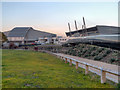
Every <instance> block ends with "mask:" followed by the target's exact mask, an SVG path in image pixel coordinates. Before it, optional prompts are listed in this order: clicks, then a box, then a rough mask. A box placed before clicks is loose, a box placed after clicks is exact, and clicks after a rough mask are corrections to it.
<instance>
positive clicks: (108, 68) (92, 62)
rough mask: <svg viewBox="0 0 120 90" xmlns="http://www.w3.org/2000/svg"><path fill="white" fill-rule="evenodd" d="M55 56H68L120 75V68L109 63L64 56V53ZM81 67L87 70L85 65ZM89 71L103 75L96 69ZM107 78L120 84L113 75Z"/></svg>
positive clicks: (108, 75)
mask: <svg viewBox="0 0 120 90" xmlns="http://www.w3.org/2000/svg"><path fill="white" fill-rule="evenodd" d="M54 54H56V55H61V56H63V57H64V56H66V57H70V58H74V59H76V60H80V61H82V62H86V63H89V64H91V65H95V66H98V67H102V68H104V69H107V70H111V71H115V72H118V73H120V66H117V65H113V64H108V63H104V62H100V61H94V60H90V59H85V58H81V57H77V56H71V55H67V54H62V53H54ZM73 64H75V62H73ZM79 67H82V68H85V66H84V65H79ZM118 69H119V70H118ZM89 70H90V71H91V72H94V73H96V74H98V75H101V71H100V70H97V69H94V68H91V67H90V68H89ZM106 76H107V79H110V80H112V81H114V82H116V83H118V78H119V77H118V76H115V75H111V74H109V73H107V74H106Z"/></svg>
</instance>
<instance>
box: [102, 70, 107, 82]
mask: <svg viewBox="0 0 120 90" xmlns="http://www.w3.org/2000/svg"><path fill="white" fill-rule="evenodd" d="M105 82H106V71H104V70H103V69H101V83H105Z"/></svg>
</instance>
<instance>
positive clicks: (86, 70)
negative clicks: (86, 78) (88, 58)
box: [85, 64, 89, 74]
mask: <svg viewBox="0 0 120 90" xmlns="http://www.w3.org/2000/svg"><path fill="white" fill-rule="evenodd" d="M88 71H89V67H88V65H87V64H86V65H85V74H88Z"/></svg>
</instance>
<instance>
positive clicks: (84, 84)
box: [2, 50, 115, 88]
mask: <svg viewBox="0 0 120 90" xmlns="http://www.w3.org/2000/svg"><path fill="white" fill-rule="evenodd" d="M2 59H3V60H2V62H3V63H2V74H3V77H2V79H3V80H2V88H113V87H115V86H113V85H111V84H108V83H106V84H101V83H100V77H99V76H97V75H95V74H93V73H90V74H88V75H85V74H84V70H83V69H81V68H79V69H78V70H76V69H75V66H72V67H70V66H69V65H68V64H65V63H64V62H63V61H62V60H60V59H58V58H56V57H54V56H52V55H49V54H47V53H40V52H33V51H20V50H3V56H2Z"/></svg>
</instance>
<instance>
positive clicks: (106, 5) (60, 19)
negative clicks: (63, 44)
mask: <svg viewBox="0 0 120 90" xmlns="http://www.w3.org/2000/svg"><path fill="white" fill-rule="evenodd" d="M83 16H84V17H85V20H86V24H87V27H91V26H95V25H112V26H117V25H118V3H117V2H3V3H2V17H3V18H2V19H3V31H8V30H11V29H12V28H14V27H22V26H31V27H33V28H35V29H37V30H42V31H47V32H52V33H56V34H58V35H64V32H65V31H68V27H67V23H68V22H70V24H71V28H72V30H75V28H74V20H76V21H77V24H78V28H79V29H80V28H81V26H82V17H83Z"/></svg>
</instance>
